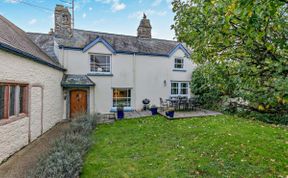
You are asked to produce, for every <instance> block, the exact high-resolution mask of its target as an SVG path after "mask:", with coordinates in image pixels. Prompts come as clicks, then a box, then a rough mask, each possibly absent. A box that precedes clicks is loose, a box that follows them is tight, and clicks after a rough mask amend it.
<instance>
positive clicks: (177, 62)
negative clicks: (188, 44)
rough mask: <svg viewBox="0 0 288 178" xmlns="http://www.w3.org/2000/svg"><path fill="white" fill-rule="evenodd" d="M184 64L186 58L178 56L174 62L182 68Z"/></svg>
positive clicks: (175, 66)
mask: <svg viewBox="0 0 288 178" xmlns="http://www.w3.org/2000/svg"><path fill="white" fill-rule="evenodd" d="M183 64H184V60H183V59H181V58H176V59H175V63H174V68H177V69H182V68H183Z"/></svg>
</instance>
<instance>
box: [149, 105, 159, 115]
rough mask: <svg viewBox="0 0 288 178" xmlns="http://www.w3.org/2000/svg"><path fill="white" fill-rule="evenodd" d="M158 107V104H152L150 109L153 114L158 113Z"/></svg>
mask: <svg viewBox="0 0 288 178" xmlns="http://www.w3.org/2000/svg"><path fill="white" fill-rule="evenodd" d="M157 109H158V108H157V106H155V105H152V106H151V108H150V111H151V113H152V115H153V116H154V115H157Z"/></svg>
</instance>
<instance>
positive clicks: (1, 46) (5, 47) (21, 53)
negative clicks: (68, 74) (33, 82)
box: [0, 43, 66, 72]
mask: <svg viewBox="0 0 288 178" xmlns="http://www.w3.org/2000/svg"><path fill="white" fill-rule="evenodd" d="M0 49H2V50H4V51H7V52H10V53H13V54H15V55H18V56H21V57H25V58H27V59H30V60H32V61H34V62H37V63H39V64H43V65H46V66H48V67H52V68H54V69H56V70H59V71H62V72H64V71H66V69H64V68H62V67H60V66H57V65H55V64H51V63H49V62H46V61H45V60H42V59H41V58H39V57H36V56H34V55H32V54H29V53H27V52H24V51H22V50H19V49H17V48H14V47H12V46H10V45H7V44H4V43H0Z"/></svg>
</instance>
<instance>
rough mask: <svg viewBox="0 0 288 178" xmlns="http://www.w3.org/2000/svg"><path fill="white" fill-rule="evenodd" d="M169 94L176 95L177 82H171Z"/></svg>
mask: <svg viewBox="0 0 288 178" xmlns="http://www.w3.org/2000/svg"><path fill="white" fill-rule="evenodd" d="M171 95H178V83H176V82H172V83H171Z"/></svg>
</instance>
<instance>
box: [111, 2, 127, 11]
mask: <svg viewBox="0 0 288 178" xmlns="http://www.w3.org/2000/svg"><path fill="white" fill-rule="evenodd" d="M125 8H126V4H124V3H123V2H115V3H113V5H112V11H113V12H117V11H121V10H124V9H125Z"/></svg>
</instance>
